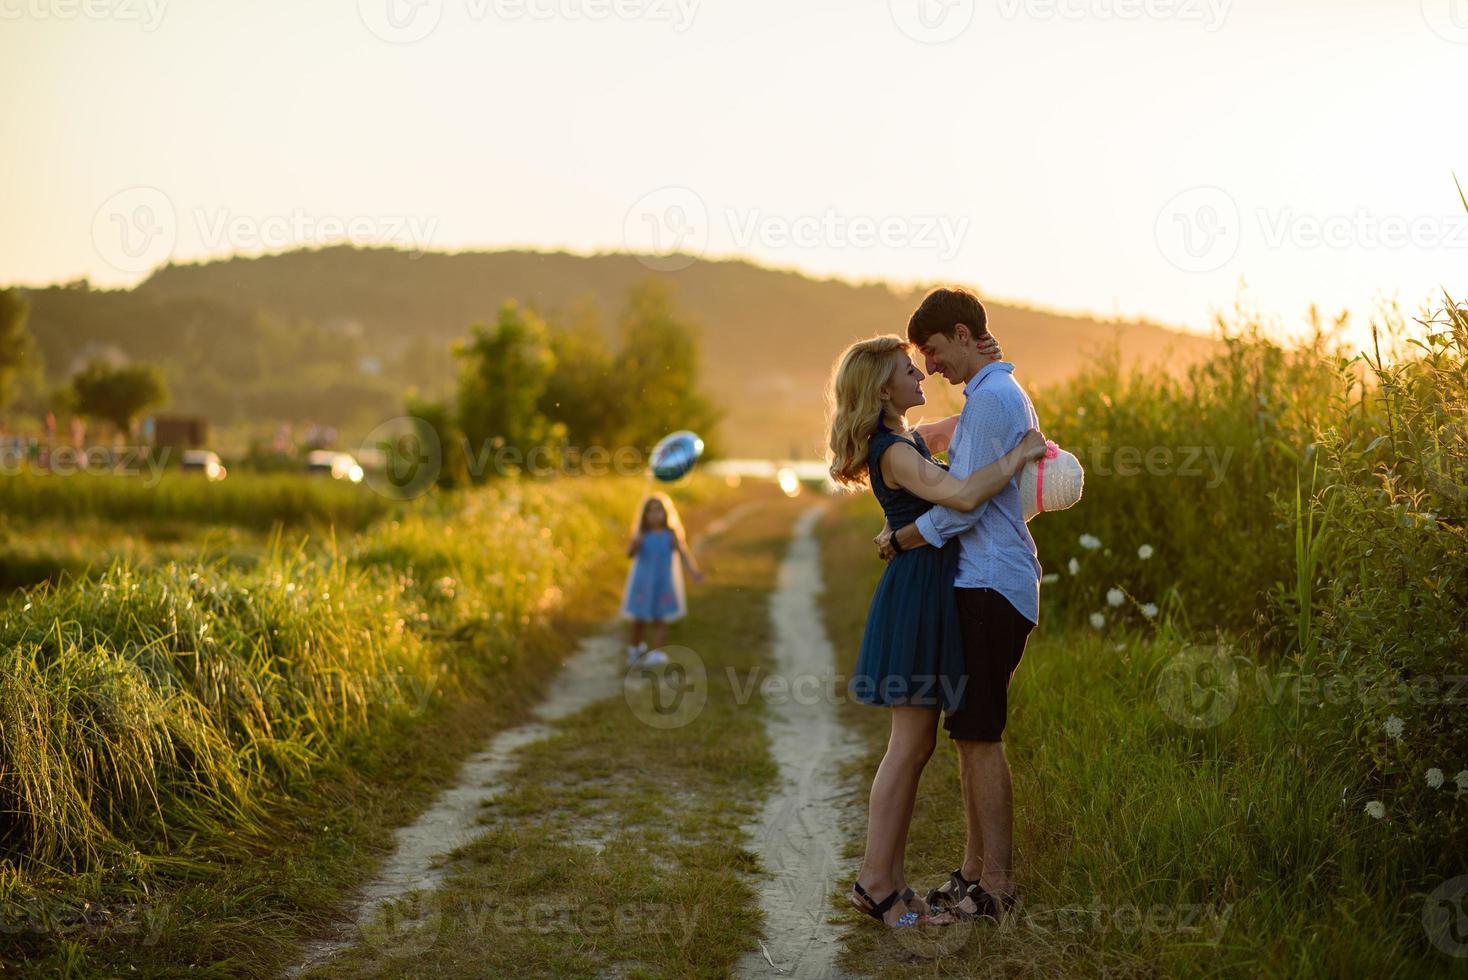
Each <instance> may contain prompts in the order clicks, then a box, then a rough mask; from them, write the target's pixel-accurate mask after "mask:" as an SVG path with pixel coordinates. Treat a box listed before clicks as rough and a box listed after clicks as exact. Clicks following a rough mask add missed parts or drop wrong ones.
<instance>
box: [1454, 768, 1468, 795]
mask: <svg viewBox="0 0 1468 980" xmlns="http://www.w3.org/2000/svg"><path fill="white" fill-rule="evenodd" d="M1453 782H1455V783H1457V784H1458V792H1459V793H1468V769H1464V770H1463V771H1462V772H1460V773H1458V774H1457V775H1456V776H1454V777H1453Z"/></svg>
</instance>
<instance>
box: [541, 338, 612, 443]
mask: <svg viewBox="0 0 1468 980" xmlns="http://www.w3.org/2000/svg"><path fill="white" fill-rule="evenodd" d="M550 343H551V353H552V354H554V355H555V370H554V371H553V372H552V373H551V376H550V377H549V378H548V379H547V381H546V387H545V392H544V394H542V395H541V398H540V411H541V413H542V414H543V415H545V417H546V418H548V419H551V420H553V421H556V422H559V423H561V424H562V425H564V426H565V428H566V439H567V440H568V441H569V442H570V443H571V444H572V445H574V446H577V447H579V448H581V449H590V448H592V447H602V448H605V449H607V450H612V449H614V448H615V447H616V445H617V442H618V439H619V438H620V436H621V433H622V430H623V428H624V427H625V425H626V411H625V408H626V400H625V399H624V398H622V397H621V394H620V393H619V390H618V380H617V377H616V374H615V367H614V362H613V358H612V352H611V351H610V350H608V349H607V342H606V338H605V336H604V335H603V333H602V331H601V329H600V328H599V327H597V326H596V325H595V324H594V323H580V324H577V325H575V326H572V327H569V328H567V329H564V330H557V331H556V332H555V333H553V334H552V335H551V341H550Z"/></svg>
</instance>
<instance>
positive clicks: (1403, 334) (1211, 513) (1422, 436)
mask: <svg viewBox="0 0 1468 980" xmlns="http://www.w3.org/2000/svg"><path fill="white" fill-rule="evenodd" d="M1373 331H1374V338H1375V339H1374V342H1373V344H1372V345H1371V349H1370V350H1368V351H1364V352H1359V353H1356V354H1354V355H1353V354H1351V353H1350V352H1349V351H1348V349H1347V348H1345V347H1344V346H1343V344H1342V343H1341V341H1340V340H1339V334H1338V333H1333V332H1332V331H1331V330H1330V329H1325V328H1320V329H1317V330H1316V331H1315V332H1314V335H1313V337H1312V339H1311V340H1309V341H1308V342H1306V343H1304V344H1302V345H1299V346H1296V347H1290V348H1286V347H1284V346H1282V345H1280V344H1278V343H1276V342H1274V341H1272V340H1270V339H1268V337H1267V336H1266V335H1265V332H1264V331H1263V329H1262V328H1261V325H1260V324H1259V323H1258V322H1257V321H1250V320H1245V321H1244V322H1242V323H1241V324H1238V325H1237V326H1235V327H1234V329H1233V330H1232V331H1231V332H1230V333H1229V335H1228V336H1227V337H1226V340H1225V344H1224V348H1223V350H1222V352H1221V353H1220V354H1219V355H1217V356H1216V357H1214V358H1213V359H1212V360H1210V361H1207V362H1205V363H1202V364H1200V365H1198V366H1196V367H1195V368H1193V369H1192V370H1191V371H1190V372H1189V374H1188V376H1187V378H1185V379H1178V380H1174V379H1171V378H1168V377H1167V376H1165V375H1163V374H1162V373H1161V372H1132V373H1124V372H1122V371H1120V370H1119V369H1118V367H1117V366H1116V363H1115V362H1114V361H1110V362H1107V361H1103V362H1100V363H1098V364H1097V365H1096V366H1095V367H1094V368H1093V369H1092V370H1090V371H1088V372H1087V373H1085V374H1084V375H1083V376H1081V377H1079V378H1077V379H1076V380H1075V381H1073V382H1072V383H1070V384H1068V385H1066V386H1063V387H1061V388H1058V389H1056V390H1052V391H1048V392H1045V393H1044V394H1043V396H1042V397H1041V398H1040V399H1039V401H1040V402H1041V407H1040V412H1041V418H1042V419H1043V421H1044V424H1045V427H1046V431H1047V433H1048V434H1050V435H1051V437H1052V438H1055V439H1057V441H1059V442H1060V443H1061V444H1062V445H1065V446H1067V447H1068V448H1070V449H1072V450H1073V451H1075V452H1077V454H1078V455H1080V456H1081V458H1082V461H1083V462H1084V463H1085V464H1086V465H1087V470H1088V472H1087V480H1086V492H1085V498H1084V499H1083V500H1082V502H1081V504H1080V505H1079V506H1078V507H1076V508H1074V509H1073V510H1071V511H1066V512H1062V513H1056V514H1049V515H1044V516H1042V517H1040V518H1038V519H1037V520H1035V521H1034V522H1033V523H1031V525H1030V527H1031V529H1032V531H1033V532H1034V534H1035V538H1036V542H1037V545H1038V547H1039V550H1040V555H1041V560H1042V561H1043V562H1044V564H1045V566H1046V570H1047V572H1049V573H1051V574H1052V576H1055V575H1058V578H1055V577H1052V580H1051V581H1050V582H1049V584H1047V586H1046V587H1045V588H1044V595H1045V596H1046V602H1045V607H1044V608H1045V614H1044V615H1045V617H1048V618H1049V621H1050V622H1051V623H1052V624H1064V625H1066V626H1069V627H1070V628H1073V629H1079V630H1085V631H1097V632H1099V633H1100V634H1101V638H1102V639H1120V640H1127V639H1128V638H1129V637H1131V636H1134V635H1136V634H1138V633H1139V632H1141V633H1144V634H1148V635H1151V636H1153V637H1154V638H1158V639H1160V640H1163V641H1164V642H1168V643H1171V644H1172V646H1173V648H1174V649H1175V650H1177V651H1181V650H1182V649H1183V648H1184V647H1185V646H1186V644H1189V643H1210V644H1211V643H1218V642H1222V643H1224V644H1227V645H1229V646H1230V649H1231V651H1232V652H1231V654H1230V656H1231V657H1232V658H1233V660H1232V662H1233V663H1234V664H1235V665H1236V667H1237V669H1238V671H1239V677H1240V678H1241V681H1242V683H1243V684H1244V685H1245V688H1246V689H1253V690H1255V693H1256V694H1257V693H1260V692H1273V694H1272V695H1271V696H1270V701H1271V707H1272V709H1273V710H1276V711H1278V712H1281V713H1283V715H1284V717H1285V718H1286V720H1287V721H1288V726H1287V727H1288V731H1289V733H1290V734H1289V737H1288V739H1285V740H1282V741H1280V743H1279V744H1280V751H1282V752H1288V753H1289V754H1290V756H1291V758H1292V759H1293V763H1292V764H1293V765H1294V766H1296V767H1297V769H1298V772H1299V778H1300V779H1301V780H1303V781H1305V783H1306V784H1308V785H1312V786H1313V785H1314V784H1315V781H1316V780H1318V779H1322V778H1325V774H1333V778H1335V779H1336V780H1337V785H1335V786H1334V788H1333V790H1332V791H1333V792H1334V794H1335V795H1336V796H1337V797H1338V798H1339V799H1340V800H1341V801H1342V804H1343V806H1342V807H1340V808H1339V809H1338V810H1336V811H1332V814H1331V819H1330V820H1329V821H1325V822H1322V823H1320V824H1319V825H1318V826H1317V832H1319V833H1328V834H1332V835H1341V836H1343V837H1349V839H1350V840H1352V841H1354V842H1355V844H1356V845H1359V849H1358V853H1359V861H1360V862H1361V863H1364V864H1370V865H1380V866H1381V867H1384V868H1386V869H1389V870H1388V873H1387V878H1388V879H1389V880H1390V884H1391V888H1392V889H1393V890H1394V893H1396V894H1402V893H1409V892H1411V891H1412V890H1413V889H1419V888H1420V889H1424V890H1430V888H1431V887H1433V886H1434V885H1435V884H1436V883H1437V882H1439V881H1441V880H1443V879H1448V878H1453V877H1455V876H1457V875H1462V874H1464V873H1468V845H1465V843H1464V842H1465V840H1468V726H1465V725H1464V724H1463V718H1464V710H1465V708H1468V683H1465V682H1464V681H1465V678H1464V675H1468V663H1465V660H1464V651H1465V649H1468V616H1465V614H1464V609H1465V608H1468V540H1465V528H1468V523H1465V521H1468V308H1465V307H1464V306H1463V305H1462V304H1458V303H1455V302H1453V301H1452V300H1447V301H1445V303H1444V305H1443V306H1441V307H1440V308H1439V309H1437V310H1435V311H1433V310H1428V311H1424V313H1423V314H1422V315H1421V316H1419V317H1417V318H1416V320H1415V322H1409V321H1407V320H1406V319H1405V318H1402V317H1400V316H1397V315H1393V314H1390V313H1388V314H1384V315H1383V316H1382V317H1380V318H1378V320H1377V321H1376V322H1375V323H1374V324H1373ZM1118 446H1132V447H1136V448H1137V451H1138V453H1139V455H1140V457H1141V458H1142V460H1143V464H1142V465H1141V466H1140V467H1139V472H1136V473H1129V472H1122V471H1120V470H1118V469H1117V468H1116V467H1115V465H1114V450H1115V447H1118ZM1100 447H1110V449H1111V450H1112V451H1111V452H1103V451H1101V448H1100ZM1179 447H1200V448H1201V450H1202V454H1201V457H1200V458H1201V459H1203V460H1207V459H1209V458H1212V459H1213V460H1215V461H1220V460H1225V459H1226V460H1227V464H1226V465H1224V466H1222V467H1221V468H1220V469H1218V470H1216V471H1212V472H1210V471H1208V470H1207V469H1206V468H1205V469H1204V470H1203V471H1202V472H1200V473H1197V474H1188V473H1181V472H1178V467H1177V465H1176V461H1177V460H1178V458H1179V453H1178V449H1179ZM1160 448H1161V449H1167V450H1170V451H1171V453H1172V460H1173V463H1172V465H1171V466H1170V467H1169V465H1166V463H1165V461H1166V459H1167V454H1166V453H1163V452H1156V454H1155V455H1154V456H1153V462H1154V465H1153V466H1152V467H1151V471H1150V472H1149V471H1148V467H1147V466H1146V465H1145V461H1146V458H1147V454H1148V453H1149V452H1153V451H1155V450H1159V449H1160ZM1189 452H1191V450H1189ZM1210 454H1211V456H1210ZM1143 546H1146V547H1147V549H1148V551H1142V550H1141V549H1142V548H1143ZM1144 555H1146V556H1147V557H1144ZM1152 606H1155V607H1157V608H1156V609H1155V610H1154V609H1153V608H1151V607H1152ZM1256 681H1257V683H1256Z"/></svg>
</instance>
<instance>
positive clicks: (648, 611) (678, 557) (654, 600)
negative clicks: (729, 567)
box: [622, 493, 703, 667]
mask: <svg viewBox="0 0 1468 980" xmlns="http://www.w3.org/2000/svg"><path fill="white" fill-rule="evenodd" d="M627 556H628V557H629V558H631V559H632V570H631V571H630V572H628V573H627V588H626V591H625V592H623V594H622V615H623V617H624V618H626V619H630V620H632V639H631V642H630V643H629V644H628V645H627V666H629V667H631V666H633V665H635V664H650V665H655V664H662V663H667V661H668V656H667V654H665V653H663V651H662V646H663V643H664V641H666V640H667V638H668V623H670V622H672V621H674V620H678V619H682V618H683V617H684V616H685V615H686V614H687V612H688V604H687V601H686V600H685V599H684V596H683V569H684V568H687V569H688V574H690V575H692V576H693V580H694V581H695V582H702V581H703V573H702V572H700V571H699V569H698V563H697V562H695V561H694V560H693V553H692V552H691V551H689V549H688V542H687V540H686V539H685V538H684V536H683V522H682V521H680V520H679V519H678V511H677V510H676V509H674V507H673V501H672V500H670V499H668V495H667V494H663V493H654V494H649V495H648V497H647V499H646V500H644V501H643V502H642V506H641V508H640V509H639V511H638V517H637V524H636V526H635V527H634V528H633V531H632V543H631V545H629V546H628V548H627ZM648 623H652V633H653V640H652V644H653V648H652V650H651V651H649V650H648V648H647V644H646V643H644V642H643V640H642V637H643V632H644V630H645V629H646V628H647V624H648Z"/></svg>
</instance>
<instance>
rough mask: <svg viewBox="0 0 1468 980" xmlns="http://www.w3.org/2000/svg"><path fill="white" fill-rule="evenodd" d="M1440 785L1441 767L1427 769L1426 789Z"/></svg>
mask: <svg viewBox="0 0 1468 980" xmlns="http://www.w3.org/2000/svg"><path fill="white" fill-rule="evenodd" d="M1442 785H1443V771H1442V770H1441V769H1436V768H1434V769H1429V770H1427V788H1428V789H1442Z"/></svg>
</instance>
